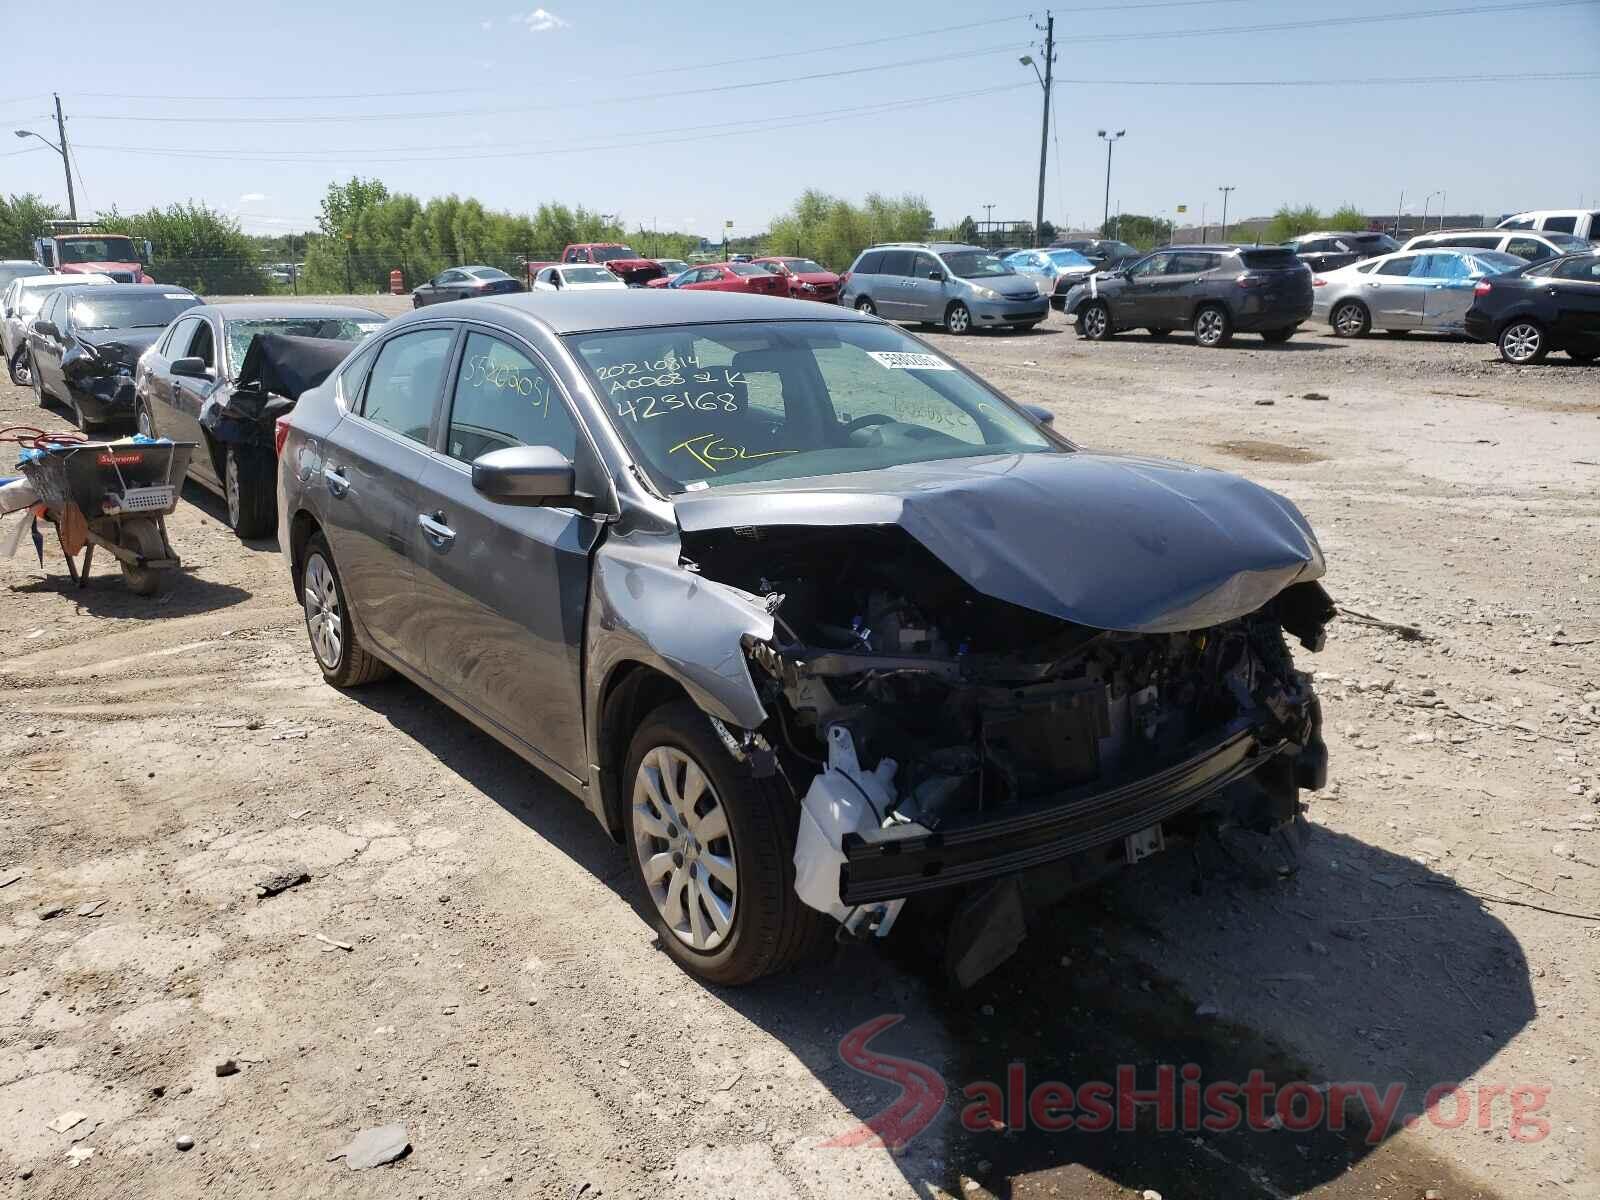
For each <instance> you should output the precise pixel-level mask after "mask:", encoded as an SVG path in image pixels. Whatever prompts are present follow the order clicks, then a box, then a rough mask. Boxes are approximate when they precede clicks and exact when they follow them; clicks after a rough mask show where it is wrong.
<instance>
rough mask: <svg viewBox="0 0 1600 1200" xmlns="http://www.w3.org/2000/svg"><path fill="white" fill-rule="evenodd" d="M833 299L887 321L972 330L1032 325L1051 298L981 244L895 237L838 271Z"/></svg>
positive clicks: (1043, 314)
mask: <svg viewBox="0 0 1600 1200" xmlns="http://www.w3.org/2000/svg"><path fill="white" fill-rule="evenodd" d="M839 303H840V304H848V305H849V306H850V307H851V308H854V309H855V310H856V311H857V312H864V313H876V314H878V315H879V316H881V317H884V318H886V319H888V320H890V321H916V322H919V323H921V324H924V325H939V326H942V327H943V328H944V330H945V332H946V333H957V334H959V333H969V332H971V331H972V330H973V329H977V328H984V327H988V328H991V329H993V328H1002V327H1006V326H1009V327H1012V328H1015V329H1032V328H1033V327H1034V326H1035V325H1037V324H1038V323H1039V322H1040V321H1042V320H1044V319H1045V317H1046V316H1048V315H1049V313H1050V300H1049V297H1047V296H1041V295H1040V294H1039V289H1038V287H1036V286H1035V285H1034V283H1033V281H1032V280H1031V279H1029V278H1028V277H1027V276H1026V275H1021V274H1018V273H1017V272H1016V271H1014V270H1012V269H1011V268H1010V267H1008V266H1006V264H1005V263H1004V262H1002V261H1001V260H1000V258H999V256H997V255H995V254H991V253H990V252H989V251H987V250H985V249H983V248H982V247H981V246H964V245H962V244H961V243H959V242H895V243H892V244H889V245H884V246H869V247H868V248H867V249H865V250H863V251H862V252H861V253H860V254H859V255H857V256H856V261H855V262H854V263H853V264H852V265H851V267H850V269H849V270H848V271H846V272H845V276H844V280H843V282H842V284H841V286H840V289H839Z"/></svg>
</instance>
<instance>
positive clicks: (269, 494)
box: [222, 446, 277, 538]
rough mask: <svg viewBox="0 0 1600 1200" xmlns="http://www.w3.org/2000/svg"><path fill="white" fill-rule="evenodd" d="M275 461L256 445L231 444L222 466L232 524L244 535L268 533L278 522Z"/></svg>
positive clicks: (236, 530)
mask: <svg viewBox="0 0 1600 1200" xmlns="http://www.w3.org/2000/svg"><path fill="white" fill-rule="evenodd" d="M274 465H275V464H274V462H273V461H272V460H271V459H270V458H268V457H267V455H266V454H265V453H263V452H262V451H259V450H257V449H256V448H255V447H253V446H229V447H228V448H227V460H226V462H224V463H223V469H222V476H223V478H222V490H223V494H224V495H225V496H226V497H227V501H228V526H229V528H231V529H232V530H233V532H234V533H236V534H238V535H239V537H241V538H257V537H265V536H266V535H267V533H268V532H270V531H271V529H272V527H273V526H274V525H275V524H276V523H277V512H276V509H277V497H276V496H275V495H274V493H273V487H272V485H273V479H272V468H273V466H274Z"/></svg>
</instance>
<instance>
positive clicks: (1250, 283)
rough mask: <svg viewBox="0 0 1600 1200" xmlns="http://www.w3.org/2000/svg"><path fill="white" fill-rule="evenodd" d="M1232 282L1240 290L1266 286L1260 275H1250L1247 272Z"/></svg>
mask: <svg viewBox="0 0 1600 1200" xmlns="http://www.w3.org/2000/svg"><path fill="white" fill-rule="evenodd" d="M1234 282H1235V283H1237V284H1238V285H1239V286H1240V287H1242V288H1257V287H1265V286H1266V284H1267V281H1266V280H1265V279H1263V278H1262V277H1261V276H1260V275H1252V274H1251V273H1250V272H1249V271H1246V272H1245V273H1244V274H1243V275H1240V276H1239V277H1238V278H1236V279H1235V280H1234Z"/></svg>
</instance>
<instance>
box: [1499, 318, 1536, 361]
mask: <svg viewBox="0 0 1600 1200" xmlns="http://www.w3.org/2000/svg"><path fill="white" fill-rule="evenodd" d="M1543 342H1544V330H1542V329H1540V328H1539V327H1538V326H1537V325H1534V324H1532V323H1531V322H1528V321H1518V322H1517V323H1516V324H1515V325H1513V326H1511V327H1510V328H1509V329H1507V330H1506V331H1505V332H1504V333H1502V334H1501V335H1500V349H1501V350H1502V351H1503V352H1504V353H1505V356H1506V358H1507V360H1509V361H1510V362H1514V363H1525V362H1532V361H1533V360H1534V359H1535V358H1537V357H1538V354H1539V347H1540V345H1541V344H1542V343H1543Z"/></svg>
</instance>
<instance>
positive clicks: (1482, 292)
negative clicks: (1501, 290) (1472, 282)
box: [1472, 279, 1491, 296]
mask: <svg viewBox="0 0 1600 1200" xmlns="http://www.w3.org/2000/svg"><path fill="white" fill-rule="evenodd" d="M1490 286H1491V284H1490V283H1489V281H1488V280H1487V279H1484V280H1481V281H1480V282H1479V283H1478V286H1477V287H1475V288H1473V289H1472V294H1473V295H1474V296H1487V295H1488V294H1489V288H1490Z"/></svg>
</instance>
